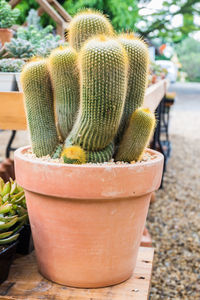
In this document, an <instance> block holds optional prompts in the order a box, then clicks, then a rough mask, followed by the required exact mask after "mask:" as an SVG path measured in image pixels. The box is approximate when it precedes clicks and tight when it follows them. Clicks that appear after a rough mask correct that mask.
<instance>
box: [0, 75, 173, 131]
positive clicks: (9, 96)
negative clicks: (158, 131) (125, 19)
mask: <svg viewBox="0 0 200 300" xmlns="http://www.w3.org/2000/svg"><path fill="white" fill-rule="evenodd" d="M166 89H167V81H166V80H161V81H159V82H158V83H156V84H153V85H152V86H150V87H149V88H148V89H147V90H146V94H145V99H144V107H148V108H149V109H151V110H152V111H154V110H155V109H156V107H157V106H158V105H159V103H160V101H161V100H162V98H163V97H164V95H165V93H166ZM0 108H1V109H0V129H7V130H26V129H27V126H26V117H25V110H24V103H23V93H22V92H0Z"/></svg>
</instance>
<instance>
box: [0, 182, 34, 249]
mask: <svg viewBox="0 0 200 300" xmlns="http://www.w3.org/2000/svg"><path fill="white" fill-rule="evenodd" d="M27 221H28V214H27V209H26V200H25V195H24V191H23V189H22V188H21V187H20V186H19V185H18V184H17V183H16V182H15V181H13V180H12V179H10V181H8V182H6V183H5V182H4V181H3V179H2V178H1V177H0V245H6V244H10V243H12V242H13V241H15V240H17V238H18V237H19V230H20V228H21V227H22V226H23V225H24V224H25V223H26V222H27Z"/></svg>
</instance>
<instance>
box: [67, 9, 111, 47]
mask: <svg viewBox="0 0 200 300" xmlns="http://www.w3.org/2000/svg"><path fill="white" fill-rule="evenodd" d="M98 34H106V35H108V36H112V35H113V34H114V30H113V27H112V25H111V23H110V22H109V20H108V19H107V18H106V17H105V16H104V15H103V14H101V13H100V12H98V11H94V10H90V9H87V10H83V11H82V12H80V13H78V14H76V16H75V17H74V18H73V19H72V21H71V23H70V27H69V33H68V39H69V43H70V45H71V46H72V47H73V48H74V49H76V50H77V51H79V50H80V49H81V47H82V45H83V43H84V42H85V41H86V40H87V39H89V38H91V37H92V36H93V35H98Z"/></svg>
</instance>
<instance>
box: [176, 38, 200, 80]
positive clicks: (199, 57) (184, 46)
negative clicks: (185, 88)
mask: <svg viewBox="0 0 200 300" xmlns="http://www.w3.org/2000/svg"><path fill="white" fill-rule="evenodd" d="M175 50H176V52H177V55H178V58H179V60H180V63H181V64H182V71H184V72H186V73H187V79H188V80H189V81H200V54H199V53H200V42H199V41H197V40H195V39H193V38H191V37H189V38H187V39H185V40H183V41H182V42H181V43H179V44H178V45H176V46H175Z"/></svg>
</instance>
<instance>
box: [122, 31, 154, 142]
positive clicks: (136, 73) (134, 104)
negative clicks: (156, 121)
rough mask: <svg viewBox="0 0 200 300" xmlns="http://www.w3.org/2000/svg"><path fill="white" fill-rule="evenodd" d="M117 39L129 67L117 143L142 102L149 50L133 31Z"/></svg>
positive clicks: (146, 77)
mask: <svg viewBox="0 0 200 300" xmlns="http://www.w3.org/2000/svg"><path fill="white" fill-rule="evenodd" d="M118 39H119V41H120V42H121V44H122V45H123V46H124V48H125V50H126V52H127V55H128V60H129V68H128V85H127V93H126V100H125V106H124V112H123V116H122V120H121V123H120V127H119V130H118V134H117V143H119V142H120V141H121V139H122V136H123V134H124V130H125V128H126V127H127V125H128V123H129V119H130V117H131V114H132V113H133V112H134V111H135V110H136V109H137V108H139V107H141V106H142V104H143V101H144V95H145V90H146V87H147V80H148V70H149V52H148V47H147V45H146V44H145V43H144V41H143V40H142V39H140V38H138V37H135V36H134V34H133V33H126V34H121V35H119V37H118Z"/></svg>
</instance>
